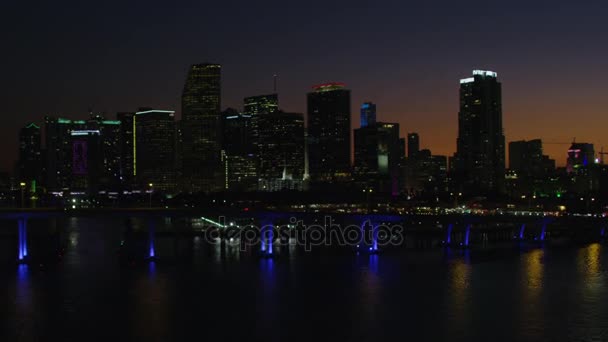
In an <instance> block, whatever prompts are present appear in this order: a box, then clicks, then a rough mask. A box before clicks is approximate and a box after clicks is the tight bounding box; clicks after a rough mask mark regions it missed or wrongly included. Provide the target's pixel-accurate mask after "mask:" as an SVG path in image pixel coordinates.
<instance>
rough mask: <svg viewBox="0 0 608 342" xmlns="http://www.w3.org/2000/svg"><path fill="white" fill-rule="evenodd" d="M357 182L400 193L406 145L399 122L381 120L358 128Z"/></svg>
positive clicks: (355, 169)
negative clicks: (401, 169)
mask: <svg viewBox="0 0 608 342" xmlns="http://www.w3.org/2000/svg"><path fill="white" fill-rule="evenodd" d="M354 135H355V163H354V175H355V180H356V182H357V183H358V184H359V185H360V186H362V187H364V188H372V189H374V190H375V191H379V192H384V193H390V194H393V195H398V194H399V192H400V184H399V179H400V165H401V158H402V155H401V153H402V152H403V148H402V147H401V144H402V142H403V140H402V139H399V124H397V123H384V122H378V123H375V124H372V125H368V126H365V127H361V128H357V129H355V134H354Z"/></svg>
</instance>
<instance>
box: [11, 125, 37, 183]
mask: <svg viewBox="0 0 608 342" xmlns="http://www.w3.org/2000/svg"><path fill="white" fill-rule="evenodd" d="M41 157H42V154H41V145H40V127H39V126H38V125H36V124H34V123H30V124H28V125H26V126H25V127H23V128H21V130H20V131H19V160H18V162H17V177H18V180H19V181H20V182H31V181H36V182H38V183H40V181H41V178H42V170H41V168H42V161H41Z"/></svg>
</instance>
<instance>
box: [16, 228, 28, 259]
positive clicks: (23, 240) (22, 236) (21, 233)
mask: <svg viewBox="0 0 608 342" xmlns="http://www.w3.org/2000/svg"><path fill="white" fill-rule="evenodd" d="M17 227H18V228H17V230H18V231H17V235H18V238H17V249H18V255H17V261H18V262H19V263H25V262H26V261H27V255H28V251H27V219H26V218H24V217H22V218H19V219H18V220H17Z"/></svg>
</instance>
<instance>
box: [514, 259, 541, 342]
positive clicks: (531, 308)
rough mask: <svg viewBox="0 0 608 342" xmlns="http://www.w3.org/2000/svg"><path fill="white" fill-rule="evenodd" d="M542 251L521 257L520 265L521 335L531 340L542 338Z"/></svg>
mask: <svg viewBox="0 0 608 342" xmlns="http://www.w3.org/2000/svg"><path fill="white" fill-rule="evenodd" d="M544 256H545V250H544V249H540V248H539V249H535V250H532V251H530V252H527V253H524V254H522V256H521V263H522V272H523V279H522V296H521V302H520V304H519V307H520V309H521V310H522V311H521V315H520V318H521V319H522V322H521V326H522V327H523V328H524V330H523V334H524V335H526V336H528V337H529V338H531V339H533V340H538V339H540V338H541V336H543V325H544V324H545V323H544V319H545V317H544V314H543V311H542V302H541V295H542V291H543V284H544V272H545V269H544V263H543V258H544Z"/></svg>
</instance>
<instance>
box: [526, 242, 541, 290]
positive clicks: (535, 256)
mask: <svg viewBox="0 0 608 342" xmlns="http://www.w3.org/2000/svg"><path fill="white" fill-rule="evenodd" d="M544 255H545V251H544V250H543V249H535V250H533V251H530V252H529V253H526V254H524V256H523V264H524V265H523V266H524V272H525V274H526V285H527V286H526V289H527V291H526V294H527V295H528V297H529V298H530V299H532V300H536V299H537V297H538V295H539V294H540V291H542V287H543V257H544Z"/></svg>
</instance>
